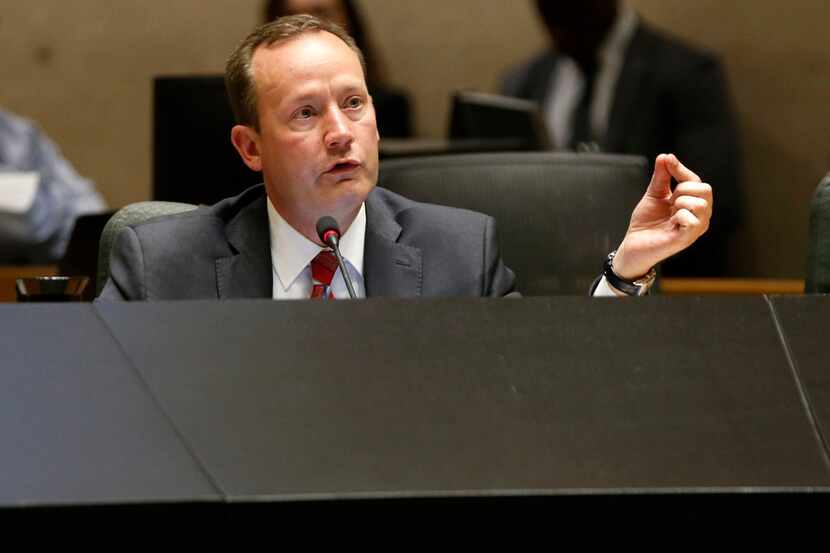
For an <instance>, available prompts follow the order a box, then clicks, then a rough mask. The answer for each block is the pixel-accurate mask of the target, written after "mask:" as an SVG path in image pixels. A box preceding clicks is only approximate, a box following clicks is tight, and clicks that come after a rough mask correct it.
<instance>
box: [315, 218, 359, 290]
mask: <svg viewBox="0 0 830 553" xmlns="http://www.w3.org/2000/svg"><path fill="white" fill-rule="evenodd" d="M317 236H319V237H320V241H321V242H323V244H325V245H327V246H328V247H330V248H331V249H332V250H333V251H334V255H335V256H336V257H337V265H339V266H340V274H341V275H343V280H345V281H346V288H348V290H349V296H350V297H351V298H352V299H356V298H357V294H355V293H354V286H352V279H351V277H349V270H348V269H347V268H346V264H345V263H344V262H343V256H342V255H340V227H339V226H338V225H337V221H335V220H334V217H330V216H328V215H324V216H323V217H320V218H319V219H318V220H317Z"/></svg>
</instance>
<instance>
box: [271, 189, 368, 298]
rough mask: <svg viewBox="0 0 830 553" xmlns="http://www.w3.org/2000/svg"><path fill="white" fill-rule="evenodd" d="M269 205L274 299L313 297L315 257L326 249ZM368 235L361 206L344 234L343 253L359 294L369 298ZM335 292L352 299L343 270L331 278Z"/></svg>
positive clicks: (356, 292) (356, 291) (338, 296)
mask: <svg viewBox="0 0 830 553" xmlns="http://www.w3.org/2000/svg"><path fill="white" fill-rule="evenodd" d="M266 203H267V204H268V226H269V227H270V235H271V270H272V272H273V275H274V279H273V280H274V284H273V291H274V299H277V300H286V299H291V300H299V299H308V298H309V297H310V296H311V289H312V287H313V283H312V281H311V265H310V263H311V260H312V259H314V258H315V257H316V256H317V254H318V253H320V252H321V251H322V250H325V249H327V248H324V247H322V246H319V245H317V244H315V243H314V242H312V241H311V240H309V239H308V238H306V237H305V236H303V235H302V234H300V233H299V232H297V231H296V230H295V229H294V227H292V226H291V225H289V224H288V223H287V222H286V221H285V219H283V218H282V216H280V214H279V212H278V211H277V210H276V209H274V206H273V205H271V200H268V201H267V202H266ZM365 237H366V205H365V204H363V205H361V206H360V211H359V212H358V213H357V217H355V220H354V222H352V224H351V226H350V227H349V229H348V230H347V231H346V232H345V234H343V236H342V237H340V254H341V255H342V256H343V259H344V261H345V262H346V266H347V267H348V269H349V276H350V277H351V279H352V285H354V291H355V294H356V295H357V297H359V298H365V297H366V286H365V285H364V283H363V245H364V238H365ZM330 290H331V292H332V293H333V294H334V297H335V298H337V299H348V298H349V291H348V289H347V288H346V282H345V281H344V280H343V275H342V274H341V273H340V269H337V272H336V273H335V274H334V278H333V279H332V281H331V288H330Z"/></svg>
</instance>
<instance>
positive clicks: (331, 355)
mask: <svg viewBox="0 0 830 553" xmlns="http://www.w3.org/2000/svg"><path fill="white" fill-rule="evenodd" d="M635 301H636V300H635ZM98 307H99V309H100V312H101V314H102V317H103V319H104V320H105V321H106V322H107V324H108V325H109V326H110V327H111V328H112V331H113V334H114V335H115V336H116V338H117V339H118V340H119V342H120V343H121V345H122V346H123V348H124V350H125V352H126V353H127V355H128V356H129V358H130V359H131V360H132V361H133V362H134V363H135V365H136V367H137V368H138V370H139V371H140V372H141V374H142V375H143V377H144V378H145V379H146V381H147V382H148V384H149V386H150V389H151V390H152V391H153V393H154V394H155V395H156V397H158V398H159V401H160V403H161V405H162V406H163V407H164V409H165V410H166V411H167V412H168V413H169V414H170V416H171V417H172V418H173V420H175V421H176V423H177V425H178V427H179V429H180V431H181V432H182V434H183V435H184V436H185V438H186V439H187V441H188V443H190V444H191V446H192V448H193V451H194V452H195V453H196V455H197V456H198V457H199V458H200V459H201V460H202V461H203V463H204V465H205V466H206V467H207V469H208V471H209V472H210V473H211V474H212V475H213V477H214V479H215V481H216V482H217V483H218V485H219V486H220V487H221V488H222V490H223V492H225V493H226V494H227V495H228V496H229V497H231V498H236V499H243V498H251V497H255V496H260V497H274V496H280V497H305V496H315V497H332V496H338V497H342V496H367V495H369V496H370V495H374V494H392V495H395V494H415V495H419V494H420V495H428V494H431V493H435V492H444V493H458V492H461V491H464V490H475V491H477V492H478V493H492V492H498V491H509V490H515V491H522V490H524V491H528V490H536V491H541V490H547V491H557V490H558V491H560V492H561V491H565V490H586V489H590V490H615V489H626V490H636V489H689V488H707V489H719V488H727V489H728V488H733V489H738V488H756V489H763V488H776V487H782V488H791V487H811V486H826V485H827V484H828V474H829V473H828V467H827V465H826V464H825V461H824V453H823V451H822V446H821V443H820V441H819V440H818V438H817V436H816V434H815V433H814V431H813V428H812V426H811V425H810V423H809V420H808V417H807V415H806V413H805V410H804V408H803V405H802V402H801V398H800V396H799V393H798V390H797V387H796V385H795V383H794V381H793V377H792V373H791V371H790V369H789V365H788V362H787V358H786V355H785V353H784V351H783V348H782V346H781V342H780V339H779V336H778V333H777V329H776V327H775V324H774V321H773V320H772V318H771V316H770V310H769V305H768V304H767V302H766V301H765V300H764V298H762V297H749V298H719V299H717V300H711V301H704V300H702V299H700V298H641V301H636V303H635V302H632V301H615V300H591V299H588V298H532V299H530V298H529V299H523V300H517V301H505V300H501V301H499V300H490V301H487V300H444V301H438V300H436V301H383V300H380V301H377V300H368V301H362V302H353V303H350V302H331V303H310V302H280V303H273V302H267V301H265V302H262V301H248V302H233V303H217V302H193V303H190V302H187V303H166V304H144V305H118V304H100V305H99V306H98Z"/></svg>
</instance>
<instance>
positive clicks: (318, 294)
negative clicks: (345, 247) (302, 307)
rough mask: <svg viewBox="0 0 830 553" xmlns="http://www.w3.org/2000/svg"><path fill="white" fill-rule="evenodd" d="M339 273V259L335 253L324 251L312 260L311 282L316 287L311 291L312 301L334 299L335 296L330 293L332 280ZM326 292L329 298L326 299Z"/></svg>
mask: <svg viewBox="0 0 830 553" xmlns="http://www.w3.org/2000/svg"><path fill="white" fill-rule="evenodd" d="M336 272H337V258H336V257H335V256H334V252H332V251H330V250H323V251H321V252H320V253H318V254H317V257H315V258H314V259H312V260H311V280H312V282H313V283H314V287H313V288H312V289H311V299H316V300H319V299H333V298H334V294H332V293H331V292H330V291H329V287H330V286H331V279H332V278H334V273H336ZM326 292H328V297H327V298H326Z"/></svg>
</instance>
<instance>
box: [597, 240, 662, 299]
mask: <svg viewBox="0 0 830 553" xmlns="http://www.w3.org/2000/svg"><path fill="white" fill-rule="evenodd" d="M616 255H617V251H616V250H615V251H613V252H611V253H610V254H608V257H607V258H606V259H605V264H604V266H603V272H602V274H603V276H604V277H605V280H606V281H608V284H609V286H611V287H612V288H613V289H614V290H618V291H620V292H622V293H623V294H625V295H627V296H643V295H645V294H646V293H648V291H649V289H650V288H651V285H652V284H653V283H654V279H655V278H656V276H657V271H656V270H655V269H654V267H652V268H651V269H650V270H649V271H648V272H647V273H646V274H645V275H643V276H641V277H637V278H633V279H629V278H623V277H622V276H620V275H619V274H618V273H617V272H616V271H615V270H614V258H615V257H616Z"/></svg>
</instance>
